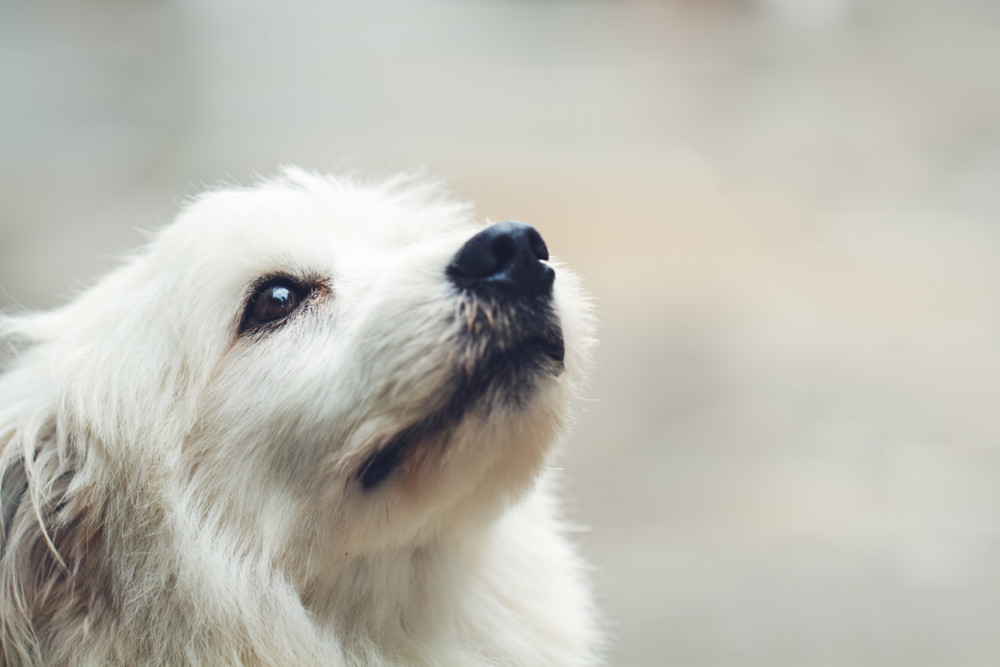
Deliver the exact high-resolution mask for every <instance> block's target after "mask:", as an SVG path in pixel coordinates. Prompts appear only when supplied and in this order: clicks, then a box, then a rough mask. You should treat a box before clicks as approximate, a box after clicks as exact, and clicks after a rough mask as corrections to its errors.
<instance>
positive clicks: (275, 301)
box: [0, 169, 602, 666]
mask: <svg viewBox="0 0 1000 667" xmlns="http://www.w3.org/2000/svg"><path fill="white" fill-rule="evenodd" d="M0 336H2V340H3V341H5V344H6V348H7V349H8V351H9V354H8V355H7V362H6V364H5V370H4V372H3V375H2V376H0V473H2V474H0V496H2V503H0V509H2V513H0V520H2V541H0V553H2V560H0V654H2V662H3V664H6V665H50V664H52V665H54V664H60V665H62V664H66V665H103V664H119V665H124V664H127V665H181V664H192V665H372V666H374V665H462V666H468V665H587V664H594V663H596V662H599V661H600V652H601V643H602V639H601V637H602V633H601V630H600V627H599V625H600V624H599V623H598V621H597V620H596V618H597V614H596V613H595V607H594V604H593V600H592V595H591V593H590V590H589V585H588V582H587V576H586V568H585V566H584V564H583V563H582V561H581V559H580V558H579V557H578V556H577V555H576V553H575V551H574V549H573V547H572V545H571V542H570V540H569V539H568V538H567V535H566V533H567V525H566V524H564V522H563V521H562V520H561V518H560V514H559V508H558V502H557V500H556V497H557V489H556V488H555V487H556V486H557V480H555V479H554V476H553V475H554V473H553V472H552V471H551V470H550V463H551V460H552V457H553V455H554V453H555V452H556V451H557V449H558V448H559V443H560V442H561V439H562V438H563V437H564V434H565V433H566V430H567V427H568V425H569V422H570V404H571V401H572V399H573V398H574V396H576V395H577V394H578V392H579V391H580V388H581V387H582V386H583V382H584V381H585V375H586V371H587V367H588V360H589V358H590V356H591V350H592V347H593V345H594V337H593V326H592V318H591V309H590V306H589V305H588V297H587V296H586V295H585V293H584V291H583V289H582V288H581V286H580V281H579V280H578V279H577V278H576V277H575V276H574V275H573V273H571V272H570V271H569V270H568V269H567V268H566V267H565V266H563V265H562V264H561V263H560V262H559V261H557V260H556V259H554V258H553V257H550V256H549V254H548V250H547V248H546V246H545V243H544V241H543V239H542V237H541V235H540V234H539V232H538V231H536V230H535V229H534V228H533V227H531V226H529V225H527V224H524V223H520V222H501V223H498V224H492V225H484V224H480V223H477V222H476V221H475V219H474V217H473V214H472V211H471V209H470V208H469V207H468V206H467V205H464V204H459V203H455V202H453V201H451V200H450V199H448V198H447V196H445V195H443V194H441V190H440V188H439V187H437V186H435V185H427V184H423V183H421V182H420V181H419V179H418V180H414V179H411V178H406V177H399V178H395V179H390V180H389V181H387V182H378V183H374V182H370V181H366V180H363V179H358V178H353V177H332V176H326V175H319V174H314V173H311V172H306V171H303V170H299V169H287V170H285V171H284V172H282V174H281V175H280V176H279V177H276V178H274V179H271V180H267V181H264V182H261V183H260V184H258V185H256V186H254V187H251V188H239V187H231V188H223V189H218V190H215V191H209V192H207V193H205V194H203V195H200V196H199V197H197V198H195V199H194V200H193V201H192V202H190V203H189V204H188V205H187V206H186V207H185V208H184V209H183V210H182V212H181V213H180V214H179V215H178V217H177V219H176V220H175V221H174V222H173V223H172V224H170V225H167V226H166V227H164V228H163V229H162V230H160V231H159V232H157V233H156V234H155V235H154V236H153V238H152V239H151V242H150V243H149V244H148V246H147V247H146V248H145V249H143V250H141V251H140V252H138V253H137V254H136V255H134V256H133V257H131V258H130V259H128V260H127V261H126V262H124V263H123V265H122V266H121V267H120V268H118V269H117V270H115V271H114V272H112V273H111V274H109V275H108V276H106V277H105V278H104V279H102V280H100V281H99V282H97V283H96V284H95V285H94V286H93V287H92V288H90V289H88V290H86V291H84V292H83V293H82V294H81V295H80V296H79V297H78V298H77V299H75V300H74V301H72V302H70V303H69V304H68V305H65V306H63V307H60V308H58V309H55V310H52V311H48V312H37V313H20V314H16V315H8V316H6V317H5V318H4V319H3V320H2V324H0Z"/></svg>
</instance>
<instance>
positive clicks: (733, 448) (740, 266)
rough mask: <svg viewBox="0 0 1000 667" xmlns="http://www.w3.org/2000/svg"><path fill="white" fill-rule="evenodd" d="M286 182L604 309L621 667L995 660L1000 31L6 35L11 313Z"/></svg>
mask: <svg viewBox="0 0 1000 667" xmlns="http://www.w3.org/2000/svg"><path fill="white" fill-rule="evenodd" d="M289 162H296V163H300V164H303V165H305V166H307V167H310V168H317V169H339V168H344V167H361V168H363V169H365V170H368V171H387V172H388V171H392V170H394V169H397V168H409V167H412V166H414V165H426V166H427V167H428V170H429V172H431V173H434V174H438V175H442V176H445V177H447V178H449V179H450V182H451V184H452V185H453V188H454V190H455V191H456V192H457V193H458V194H459V195H460V196H462V197H465V198H468V199H471V200H474V201H476V202H478V204H479V207H480V211H481V212H482V213H483V214H484V215H486V216H489V217H491V218H493V219H505V218H519V219H524V220H529V221H531V222H533V223H534V224H535V225H536V226H538V227H539V228H540V229H541V230H542V232H543V233H544V234H545V237H546V239H547V241H548V243H549V246H550V248H552V249H553V250H554V251H555V252H556V253H557V254H559V255H561V256H562V257H564V258H565V259H567V260H568V261H569V262H570V263H571V264H572V265H573V266H574V267H575V268H576V269H577V270H578V271H579V272H580V273H582V274H583V275H584V277H585V278H586V279H587V282H588V284H589V286H590V287H591V289H592V290H593V292H595V293H596V295H597V299H598V301H597V303H598V310H599V314H600V319H601V321H602V326H601V337H602V341H603V342H602V347H601V349H600V352H599V355H598V368H597V372H596V379H595V381H594V383H593V386H592V388H591V390H590V397H592V400H589V401H586V402H584V403H582V409H583V412H582V415H581V419H580V422H579V425H578V427H577V429H576V430H575V432H574V434H573V436H572V438H571V440H570V443H569V447H568V449H569V455H568V456H567V458H566V461H565V467H566V468H567V473H568V478H569V481H568V490H569V491H570V492H571V495H572V496H573V498H574V499H575V501H574V503H573V508H572V516H573V517H574V518H575V519H577V520H579V521H581V522H585V523H588V524H590V525H591V526H592V530H591V532H589V533H585V534H583V535H581V540H582V543H583V547H584V550H585V552H586V554H587V557H588V558H589V559H590V560H592V561H593V562H594V563H595V564H596V566H597V569H596V572H595V577H596V582H597V589H598V591H599V593H600V596H601V599H602V604H603V607H604V608H605V610H606V613H607V616H608V618H609V622H610V624H611V627H612V628H613V632H614V634H615V639H614V641H613V649H612V653H611V655H610V661H611V663H612V664H615V665H678V666H685V667H686V666H701V665H704V666H712V667H726V666H730V665H732V666H737V665H739V666H757V665H759V666H761V667H764V666H766V667H773V666H780V665H789V666H795V667H811V666H821V665H829V666H831V667H840V666H845V665H849V666H851V667H862V666H867V665H871V666H873V667H875V666H886V665H906V666H908V667H919V666H923V665H928V666H930V665H934V666H942V667H962V666H969V667H972V666H986V665H996V664H1000V415H998V412H1000V409H998V399H1000V4H997V3H996V2H993V1H992V0H982V1H980V2H976V1H974V0H957V1H954V2H939V3H930V2H926V3H925V2H909V1H903V0H899V1H888V0H886V1H876V0H873V1H872V2H861V1H860V0H858V1H857V2H849V1H848V0H759V1H758V2H753V1H751V0H746V1H744V2H739V1H736V0H733V1H730V2H723V1H711V0H704V1H701V2H696V1H693V0H689V1H687V2H681V1H676V2H666V1H664V2H655V1H653V0H647V1H638V0H637V1H621V2H610V1H604V2H601V1H598V0H590V1H584V0H579V1H572V0H563V1H541V0H539V1H535V2H528V1H525V0H461V1H459V0H450V1H449V0H428V1H425V2H420V3H411V2H404V1H403V0H375V1H372V2H368V3H320V2H306V1H305V0H290V1H286V2H281V3H258V4H251V3H246V2H238V1H236V0H174V1H163V2H129V1H126V0H100V1H99V0H83V1H76V2H69V1H65V2H28V1H27V0H8V2H6V3H4V4H3V5H0V305H2V306H10V305H12V304H23V305H27V306H31V307H48V306H52V305H55V304H58V303H61V302H63V301H64V300H65V299H66V298H68V296H69V295H71V294H72V293H74V291H75V289H76V287H75V286H76V285H79V284H87V283H89V282H90V281H92V280H93V278H94V277H95V276H96V275H98V274H100V273H101V272H103V271H105V270H107V269H108V268H109V267H111V266H113V265H114V263H115V260H114V257H115V256H116V255H121V254H123V253H124V252H125V251H127V250H128V249H130V248H132V247H134V246H135V245H137V244H139V243H141V242H142V241H143V239H144V236H143V234H142V233H141V232H140V231H138V230H139V229H149V228H155V227H157V226H159V225H160V224H162V223H163V222H165V221H167V220H168V219H169V218H170V217H171V216H172V214H173V212H174V210H175V209H176V207H177V205H178V204H179V203H180V202H181V201H182V200H183V198H184V196H187V195H190V194H193V193H195V192H197V191H198V190H199V189H200V188H201V186H202V184H203V183H216V182H218V181H220V180H235V181H240V182H248V181H250V180H252V178H253V174H254V173H261V174H265V175H266V174H270V173H273V172H274V171H275V170H276V168H277V166H278V165H279V164H283V163H289Z"/></svg>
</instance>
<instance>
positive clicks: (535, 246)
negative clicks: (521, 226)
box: [528, 227, 549, 261]
mask: <svg viewBox="0 0 1000 667" xmlns="http://www.w3.org/2000/svg"><path fill="white" fill-rule="evenodd" d="M528 243H529V244H530V245H531V252H532V254H534V255H535V257H536V258H538V259H540V260H543V261H547V260H548V259H549V249H548V248H546V247H545V241H544V240H543V239H542V235H541V234H539V233H538V230H537V229H535V228H534V227H531V228H530V231H529V232H528Z"/></svg>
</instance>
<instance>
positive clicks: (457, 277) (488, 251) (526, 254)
mask: <svg viewBox="0 0 1000 667" xmlns="http://www.w3.org/2000/svg"><path fill="white" fill-rule="evenodd" d="M548 258H549V251H548V248H546V247H545V241H543V240H542V235H541V234H539V233H538V230H537V229H535V228H534V227H532V226H531V225H527V224H525V223H523V222H513V221H508V222H499V223H497V224H495V225H493V226H492V227H488V228H486V229H484V230H483V231H481V232H479V233H478V234H476V235H475V236H473V237H472V238H471V239H469V240H468V241H467V242H466V244H465V245H464V246H462V248H461V250H459V251H458V253H457V254H456V255H455V258H454V259H453V260H452V261H451V264H449V265H448V276H449V277H450V278H451V280H452V282H454V283H455V284H457V285H459V286H460V287H468V288H471V289H495V290H500V291H503V292H507V293H508V294H512V295H515V296H545V295H548V294H551V292H552V283H553V282H554V281H555V277H556V274H555V271H554V270H553V269H552V267H551V266H549V265H548V264H545V263H543V262H544V261H545V260H547V259H548Z"/></svg>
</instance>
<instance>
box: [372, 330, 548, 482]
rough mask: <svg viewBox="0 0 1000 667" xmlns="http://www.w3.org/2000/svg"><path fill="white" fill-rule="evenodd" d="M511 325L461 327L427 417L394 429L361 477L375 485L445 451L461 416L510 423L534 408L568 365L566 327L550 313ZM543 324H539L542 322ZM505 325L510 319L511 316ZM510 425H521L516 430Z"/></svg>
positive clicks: (482, 422) (484, 422)
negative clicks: (502, 327) (499, 328)
mask: <svg viewBox="0 0 1000 667" xmlns="http://www.w3.org/2000/svg"><path fill="white" fill-rule="evenodd" d="M518 319H521V320H522V321H525V323H526V324H528V326H526V327H524V328H523V329H522V328H521V327H517V329H518V331H517V333H519V334H520V335H516V336H512V335H511V331H505V332H497V331H496V330H495V329H490V330H488V331H487V332H486V333H484V332H483V331H482V330H480V331H479V332H478V333H473V331H472V328H471V327H470V328H466V329H465V330H463V331H462V332H461V333H460V334H459V335H458V336H457V337H456V338H455V339H454V341H453V345H454V346H455V348H456V353H455V354H454V355H452V357H451V358H452V360H453V361H452V364H451V367H452V370H451V372H450V373H449V376H448V377H449V379H448V380H447V381H446V382H445V386H442V387H441V390H440V391H439V392H438V394H437V400H436V401H435V405H434V406H433V407H432V408H430V409H429V410H428V411H427V414H426V416H425V417H423V418H422V419H420V420H418V421H416V422H415V423H412V424H410V425H409V426H406V427H404V428H402V429H401V430H399V431H398V432H396V433H394V434H392V435H391V436H390V437H389V438H388V439H387V440H386V441H385V443H384V444H383V445H382V446H380V447H378V449H377V450H376V451H374V452H373V453H372V454H370V455H369V456H368V457H367V458H366V459H365V460H364V461H363V462H362V464H361V465H360V466H359V467H358V469H357V472H356V478H357V481H358V482H359V483H360V485H361V488H362V489H363V490H364V491H365V492H371V491H374V490H376V489H379V488H381V487H383V486H386V485H387V484H389V483H391V482H392V480H393V479H394V478H397V477H405V476H406V475H407V474H408V472H409V471H410V470H411V469H413V468H415V467H419V466H421V465H423V464H425V463H426V462H428V461H430V460H433V459H435V458H440V457H443V456H445V455H446V453H447V451H448V450H449V448H450V446H451V438H452V437H453V434H454V433H456V432H459V431H460V428H459V427H460V426H462V425H463V423H469V422H472V421H475V422H476V423H478V424H482V425H484V426H483V427H484V428H485V425H486V424H489V423H490V422H491V420H495V419H501V420H503V421H504V422H506V423H508V424H511V425H513V424H512V423H513V422H516V421H518V420H520V419H524V418H525V415H526V414H527V413H528V412H530V410H531V408H532V405H533V403H535V402H536V401H537V400H538V396H539V393H540V391H541V390H542V389H544V388H545V386H546V385H547V384H550V383H553V382H555V381H556V380H557V379H558V378H559V376H560V375H562V373H563V372H564V370H565V356H566V347H565V342H564V340H563V336H562V331H561V329H560V327H559V326H558V324H557V323H556V322H555V321H554V317H552V316H551V314H550V313H549V312H545V313H544V314H542V317H540V318H538V319H536V320H534V321H527V320H525V319H524V318H523V316H522V317H521V318H518ZM539 320H540V321H541V322H542V323H543V325H542V326H539V325H538V324H537V322H538V321H539ZM508 328H510V327H509V323H508ZM513 430H516V428H515V429H513Z"/></svg>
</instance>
